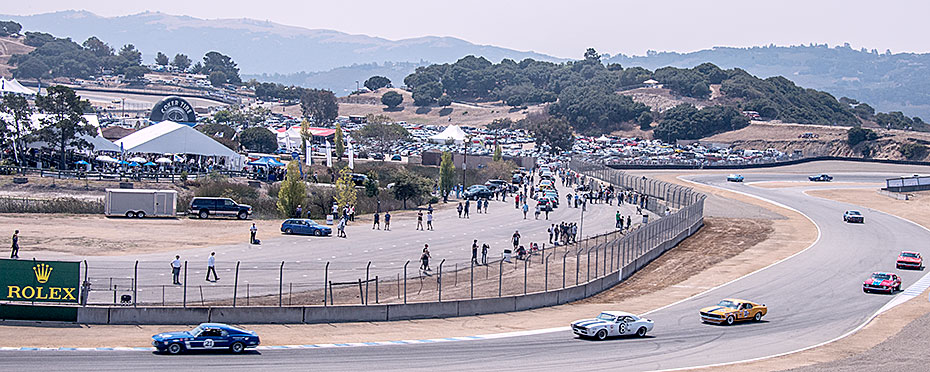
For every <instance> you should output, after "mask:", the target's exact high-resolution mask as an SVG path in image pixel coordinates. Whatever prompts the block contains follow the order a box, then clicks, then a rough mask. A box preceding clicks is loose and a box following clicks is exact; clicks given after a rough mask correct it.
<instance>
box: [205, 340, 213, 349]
mask: <svg viewBox="0 0 930 372" xmlns="http://www.w3.org/2000/svg"><path fill="white" fill-rule="evenodd" d="M203 347H205V348H207V349H209V348H212V347H213V339H212V338H208V339H206V340H204V341H203Z"/></svg>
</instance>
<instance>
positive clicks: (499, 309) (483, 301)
mask: <svg viewBox="0 0 930 372" xmlns="http://www.w3.org/2000/svg"><path fill="white" fill-rule="evenodd" d="M516 299H517V297H516V296H507V297H498V298H479V299H475V300H462V301H458V314H459V316H472V315H481V314H496V313H506V312H511V311H515V310H516V309H517V305H516Z"/></svg>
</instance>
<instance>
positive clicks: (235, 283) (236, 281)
mask: <svg viewBox="0 0 930 372" xmlns="http://www.w3.org/2000/svg"><path fill="white" fill-rule="evenodd" d="M162 290H163V291H164V287H162ZM238 291H239V261H236V279H233V307H236V293H237V292H238ZM164 297H165V296H164V294H162V302H165V300H164Z"/></svg>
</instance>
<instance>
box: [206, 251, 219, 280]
mask: <svg viewBox="0 0 930 372" xmlns="http://www.w3.org/2000/svg"><path fill="white" fill-rule="evenodd" d="M215 266H216V252H210V257H209V258H207V281H208V282H209V281H210V273H213V281H214V282H215V281H217V280H220V277H219V276H218V275H216V267H215Z"/></svg>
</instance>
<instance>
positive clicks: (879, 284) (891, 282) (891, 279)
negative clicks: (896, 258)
mask: <svg viewBox="0 0 930 372" xmlns="http://www.w3.org/2000/svg"><path fill="white" fill-rule="evenodd" d="M900 290H901V278H899V277H898V275H897V274H895V273H884V272H874V273H872V276H871V277H869V278H868V279H866V280H865V282H864V283H862V291H863V292H865V293H870V292H888V294H892V293H894V292H895V291H900Z"/></svg>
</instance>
